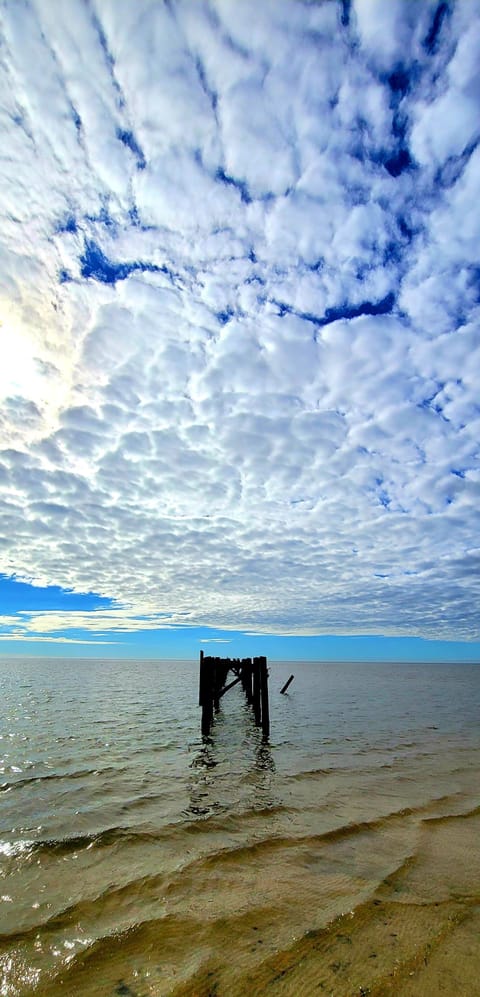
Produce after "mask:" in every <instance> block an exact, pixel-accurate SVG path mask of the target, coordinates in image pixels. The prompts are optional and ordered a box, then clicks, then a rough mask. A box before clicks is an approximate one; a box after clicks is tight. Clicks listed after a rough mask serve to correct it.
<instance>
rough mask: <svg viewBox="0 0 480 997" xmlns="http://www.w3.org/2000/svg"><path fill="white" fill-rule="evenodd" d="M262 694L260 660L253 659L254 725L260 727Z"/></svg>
mask: <svg viewBox="0 0 480 997" xmlns="http://www.w3.org/2000/svg"><path fill="white" fill-rule="evenodd" d="M261 696H262V693H261V676H260V658H254V659H253V713H254V716H255V723H256V725H257V727H260V724H261V722H262V698H261Z"/></svg>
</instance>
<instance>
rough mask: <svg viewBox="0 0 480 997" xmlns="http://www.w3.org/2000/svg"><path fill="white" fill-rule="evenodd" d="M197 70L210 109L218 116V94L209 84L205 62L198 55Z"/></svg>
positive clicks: (196, 60)
mask: <svg viewBox="0 0 480 997" xmlns="http://www.w3.org/2000/svg"><path fill="white" fill-rule="evenodd" d="M195 68H196V70H197V74H198V78H199V80H200V83H201V86H202V90H203V92H204V94H205V96H206V97H207V98H208V101H209V103H210V107H211V108H212V111H213V113H214V114H215V115H216V111H217V104H218V94H217V92H216V91H215V90H214V89H213V88H212V87H211V86H210V85H209V82H208V80H207V74H206V72H205V66H204V65H203V62H202V60H201V58H200V56H198V55H197V57H196V58H195Z"/></svg>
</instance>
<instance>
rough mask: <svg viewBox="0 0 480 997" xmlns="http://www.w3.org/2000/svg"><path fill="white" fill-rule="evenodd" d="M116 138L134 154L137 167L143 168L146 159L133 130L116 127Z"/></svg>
mask: <svg viewBox="0 0 480 997" xmlns="http://www.w3.org/2000/svg"><path fill="white" fill-rule="evenodd" d="M117 138H118V140H119V142H121V143H122V145H124V146H125V147H126V148H127V149H130V152H133V154H134V156H136V157H137V166H138V169H139V170H144V169H145V167H146V165H147V161H146V159H145V156H144V154H143V151H142V149H141V148H140V146H139V144H138V142H137V140H136V138H135V136H134V134H133V132H131V131H129V130H128V129H123V128H117Z"/></svg>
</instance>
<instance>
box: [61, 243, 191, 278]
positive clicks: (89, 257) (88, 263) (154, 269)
mask: <svg viewBox="0 0 480 997" xmlns="http://www.w3.org/2000/svg"><path fill="white" fill-rule="evenodd" d="M80 263H81V265H82V266H81V274H82V277H85V278H87V279H88V278H90V277H91V278H93V280H98V281H100V282H101V283H102V284H116V283H117V281H119V280H125V279H126V278H127V277H129V276H130V274H131V273H134V272H135V271H136V270H140V271H142V272H144V273H166V274H168V275H169V276H171V272H170V271H169V269H168V267H166V266H157V265H156V264H155V263H145V262H141V261H140V260H135V261H134V262H131V263H115V262H113V261H112V260H109V259H108V257H107V256H105V254H104V253H102V250H101V249H100V247H99V246H97V244H96V242H94V241H93V239H88V240H87V241H86V242H85V251H84V254H83V256H81V257H80Z"/></svg>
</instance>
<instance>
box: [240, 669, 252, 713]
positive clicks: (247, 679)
mask: <svg viewBox="0 0 480 997" xmlns="http://www.w3.org/2000/svg"><path fill="white" fill-rule="evenodd" d="M242 686H243V689H244V692H245V695H246V697H247V703H249V704H250V705H251V704H252V702H253V694H252V659H251V658H243V660H242Z"/></svg>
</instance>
